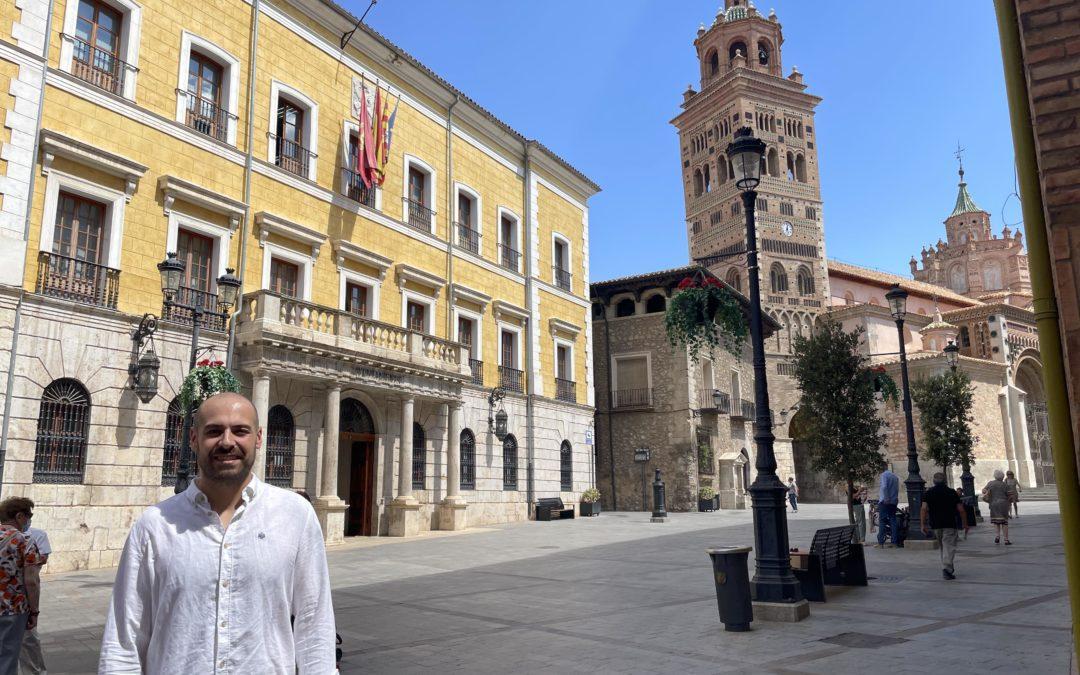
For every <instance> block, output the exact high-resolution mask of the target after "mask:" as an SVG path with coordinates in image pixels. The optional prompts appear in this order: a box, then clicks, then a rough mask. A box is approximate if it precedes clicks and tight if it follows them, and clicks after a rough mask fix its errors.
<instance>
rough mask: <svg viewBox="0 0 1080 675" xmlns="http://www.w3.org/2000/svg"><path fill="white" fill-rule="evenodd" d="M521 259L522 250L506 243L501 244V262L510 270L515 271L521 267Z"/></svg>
mask: <svg viewBox="0 0 1080 675" xmlns="http://www.w3.org/2000/svg"><path fill="white" fill-rule="evenodd" d="M519 260H521V252H520V251H517V250H515V249H512V248H510V247H509V246H507V245H506V244H499V264H500V265H502V266H503V267H505V268H506V269H508V270H514V271H515V272H517V271H518V269H520V268H519V267H518V261H519Z"/></svg>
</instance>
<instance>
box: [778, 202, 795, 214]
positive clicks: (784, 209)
mask: <svg viewBox="0 0 1080 675" xmlns="http://www.w3.org/2000/svg"><path fill="white" fill-rule="evenodd" d="M780 213H781V215H785V216H793V215H795V207H794V206H792V205H791V204H788V203H787V202H780Z"/></svg>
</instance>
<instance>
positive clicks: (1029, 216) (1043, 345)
mask: <svg viewBox="0 0 1080 675" xmlns="http://www.w3.org/2000/svg"><path fill="white" fill-rule="evenodd" d="M994 7H995V9H996V11H997V20H998V35H999V37H1000V39H1001V56H1002V63H1003V65H1004V67H1005V91H1006V94H1007V95H1008V99H1009V118H1010V120H1011V122H1012V137H1013V148H1014V151H1015V153H1016V167H1017V177H1018V179H1019V181H1020V196H1021V200H1020V201H1021V205H1022V207H1023V214H1024V232H1025V234H1026V235H1027V248H1028V269H1029V271H1030V272H1031V292H1032V296H1033V306H1034V310H1035V323H1036V325H1037V326H1038V330H1039V353H1040V355H1041V356H1042V362H1043V383H1044V384H1045V386H1046V407H1047V411H1048V413H1049V418H1050V420H1049V421H1050V446H1051V452H1052V454H1053V456H1054V471H1055V473H1056V475H1057V490H1058V506H1059V508H1060V510H1061V538H1062V543H1063V544H1064V549H1065V574H1066V577H1067V579H1068V582H1069V605H1070V608H1071V609H1072V616H1073V617H1074V621H1073V667H1074V668H1075V666H1076V664H1077V663H1080V621H1076V620H1075V619H1076V618H1077V617H1080V482H1078V479H1077V469H1076V455H1075V454H1074V452H1075V450H1074V447H1075V445H1074V443H1075V439H1074V438H1073V433H1072V426H1071V424H1070V420H1069V399H1068V392H1067V391H1066V385H1065V365H1064V359H1063V358H1062V351H1061V333H1060V326H1059V325H1058V310H1057V299H1056V298H1055V296H1054V282H1053V277H1052V275H1051V264H1050V246H1049V242H1048V241H1047V234H1046V221H1045V219H1044V217H1043V213H1044V211H1043V202H1042V192H1041V190H1040V186H1039V167H1038V160H1037V156H1036V154H1035V138H1034V135H1033V132H1032V129H1034V125H1033V124H1032V120H1031V109H1030V108H1029V107H1028V100H1029V99H1028V89H1027V81H1026V79H1025V77H1024V61H1023V55H1022V52H1021V49H1020V32H1019V26H1020V23H1019V20H1018V17H1017V15H1016V5H1014V4H1013V0H994Z"/></svg>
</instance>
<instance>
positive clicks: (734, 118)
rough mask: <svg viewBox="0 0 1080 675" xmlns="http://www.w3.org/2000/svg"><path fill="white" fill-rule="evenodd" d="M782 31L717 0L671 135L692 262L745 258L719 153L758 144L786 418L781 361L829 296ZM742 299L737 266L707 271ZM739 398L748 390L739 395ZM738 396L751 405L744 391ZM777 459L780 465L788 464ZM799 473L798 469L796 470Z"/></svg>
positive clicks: (807, 136) (807, 122) (776, 372)
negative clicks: (749, 134) (738, 141)
mask: <svg viewBox="0 0 1080 675" xmlns="http://www.w3.org/2000/svg"><path fill="white" fill-rule="evenodd" d="M783 42H784V36H783V30H782V27H781V25H780V22H779V20H778V19H777V16H776V13H775V12H770V13H769V15H768V16H762V15H761V13H760V12H759V11H758V10H757V9H756V8H755V7H754V5H753V3H750V2H747V1H746V0H724V7H723V8H722V9H721V10H720V11H719V12H718V13H717V14H716V18H715V19H714V21H713V22H712V25H710V26H708V27H706V26H705V25H701V26H700V27H699V28H698V30H697V36H696V39H695V40H694V48H695V50H696V53H697V58H698V64H699V67H700V71H701V82H700V91H695V90H694V88H693V86H692V85H690V86H687V88H686V91H685V92H684V93H683V102H682V112H681V113H680V114H679V115H678V116H677V117H676V118H675V119H674V120H672V124H674V125H675V127H676V128H677V129H678V132H679V150H680V153H679V156H680V162H681V164H682V169H681V170H682V176H683V193H684V198H685V204H686V228H687V236H688V240H689V246H690V258H691V259H694V258H703V257H707V256H716V255H724V254H728V253H732V252H735V251H738V250H740V249H743V248H745V242H746V239H745V238H746V227H745V214H743V213H742V200H741V197H740V194H739V190H738V188H736V186H735V181H734V178H733V176H732V174H733V171H732V167H731V165H730V163H729V162H728V160H727V155H726V154H725V150H726V149H727V146H728V144H730V143H731V142H732V140H733V138H732V136H733V134H734V132H735V131H736V130H737V129H739V128H740V127H744V126H746V127H750V128H751V129H752V130H753V133H754V135H755V136H756V137H757V138H760V139H761V140H763V141H764V142H765V143H766V145H767V150H766V155H765V160H764V162H763V164H762V170H761V175H762V178H761V183H760V185H759V186H758V205H757V231H758V235H757V236H758V249H759V254H758V259H759V262H760V270H759V274H760V285H761V301H762V307H763V309H764V310H765V311H766V312H768V313H769V314H770V315H771V316H772V317H773V318H774V319H776V320H777V321H778V322H779V323H780V324H781V325H782V326H783V329H782V330H780V331H779V332H778V333H777V334H776V335H774V336H772V337H771V338H769V339H768V340H767V341H766V344H765V350H766V354H767V359H768V378H769V395H770V405H771V406H772V408H773V411H774V412H776V413H780V412H781V411H785V412H787V411H789V410H791V409H792V407H793V406H794V405H795V404H796V403H797V402H798V400H799V392H798V390H797V388H796V387H795V384H794V381H793V380H792V379H791V378H790V377H788V376H787V374H788V373H789V372H790V370H789V366H788V364H787V359H788V357H789V355H790V353H791V344H792V339H793V337H794V336H795V335H796V334H798V333H800V332H801V333H804V334H807V333H809V331H810V330H811V326H813V324H814V322H815V321H816V320H817V317H818V316H819V315H820V314H821V313H822V311H823V310H824V309H826V307H827V305H828V302H827V300H828V298H829V286H828V284H829V280H828V269H827V264H826V257H825V230H824V224H823V219H822V202H821V187H820V180H819V175H818V152H817V143H816V138H817V136H816V134H815V133H814V126H815V125H814V109H815V108H816V107H817V105H818V103H820V102H821V99H820V98H819V97H817V96H813V95H811V94H808V93H806V85H805V84H804V83H803V76H802V73H800V72H799V70H798V68H795V67H792V68H791V70H790V74H789V75H787V76H786V77H785V76H784V74H783V69H782V60H781V46H782V45H783ZM710 269H711V270H712V271H713V272H714V273H716V274H717V276H719V277H720V278H721V279H724V280H725V281H727V282H728V283H729V284H730V285H731V286H733V287H734V288H736V289H738V290H739V291H741V292H743V293H746V292H747V279H746V274H747V269H746V260H745V258H744V257H738V256H736V257H731V258H726V259H722V260H720V261H718V262H716V263H714V264H712V265H711V266H710ZM744 389H745V387H744ZM743 397H744V398H752V396H748V395H747V392H743ZM792 419H793V415H792V414H787V415H780V414H777V415H775V425H776V428H775V429H774V433H775V434H776V436H777V445H776V453H777V461H778V462H779V464H780V467H779V468H778V471H779V472H780V474H781V479H783V480H785V481H786V480H787V477H788V476H789V475H794V473H793V472H794V470H795V466H794V464H795V462H794V460H793V458H792V454H791V439H790V438H789V437H788V428H787V426H788V423H790V422H791V420H792ZM785 455H786V456H785ZM800 468H801V467H800Z"/></svg>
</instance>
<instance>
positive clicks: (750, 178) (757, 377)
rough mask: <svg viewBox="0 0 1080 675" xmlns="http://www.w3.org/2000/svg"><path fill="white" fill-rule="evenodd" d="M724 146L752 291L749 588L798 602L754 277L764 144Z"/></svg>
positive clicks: (744, 137) (740, 136) (743, 134)
mask: <svg viewBox="0 0 1080 675" xmlns="http://www.w3.org/2000/svg"><path fill="white" fill-rule="evenodd" d="M734 138H735V140H734V142H732V143H731V144H730V145H728V147H727V156H728V159H730V160H731V165H732V167H733V168H734V169H735V185H736V187H738V188H739V189H740V190H741V191H742V200H743V210H744V211H745V212H746V268H747V277H748V279H749V291H750V341H751V345H752V348H753V354H754V403H755V405H756V414H755V420H754V443H755V445H756V446H757V458H756V460H755V462H754V467H755V468H756V469H757V477H756V478H755V479H754V482H753V484H752V485H751V486H750V499H751V503H752V504H753V513H754V549H755V552H756V553H755V556H754V578H753V580H752V581H751V584H750V589H751V594H752V596H753V598H754V599H755V600H757V601H759V602H798V601H800V600H802V599H803V596H802V590H801V589H800V587H799V582H798V581H797V580H796V579H795V575H793V574H792V573H791V558H790V553H789V551H788V529H787V508H786V505H785V503H784V500H785V496H784V495H785V493H786V491H787V488H786V487H785V486H784V484H783V483H782V482H780V478H779V476H777V475H776V455H775V453H774V452H773V441H774V440H775V437H774V436H773V432H772V420H771V418H770V415H769V385H768V382H767V380H766V375H765V342H764V338H763V336H762V319H761V289H760V284H759V279H758V251H757V229H756V224H755V222H754V208H755V206H756V205H757V191H756V190H755V188H757V186H758V183H759V182H760V181H761V161H762V158H763V157H764V155H765V143H763V142H762V141H761V140H760V139H757V138H754V135H753V132H752V131H751V130H750V128H749V127H743V128H741V129H739V130H738V131H736V132H735V137H734Z"/></svg>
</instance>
